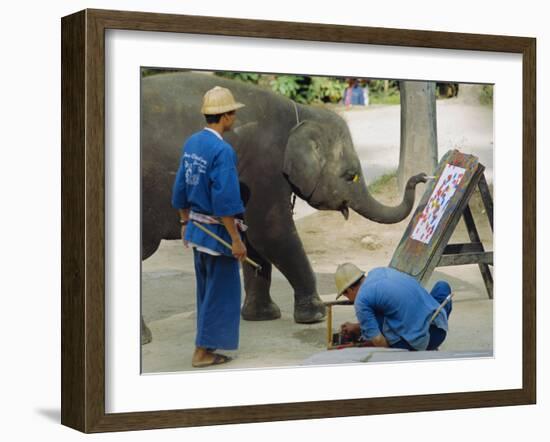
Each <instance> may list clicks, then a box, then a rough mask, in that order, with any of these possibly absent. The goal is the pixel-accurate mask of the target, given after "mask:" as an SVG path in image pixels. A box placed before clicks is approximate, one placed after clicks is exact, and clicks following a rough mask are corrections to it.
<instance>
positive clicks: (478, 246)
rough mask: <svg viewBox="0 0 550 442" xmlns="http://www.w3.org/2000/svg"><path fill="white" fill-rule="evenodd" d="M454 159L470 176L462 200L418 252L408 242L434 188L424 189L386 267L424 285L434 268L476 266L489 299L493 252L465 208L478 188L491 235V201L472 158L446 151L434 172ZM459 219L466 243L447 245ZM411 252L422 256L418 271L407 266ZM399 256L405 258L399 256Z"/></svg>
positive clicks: (410, 259)
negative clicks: (482, 238) (468, 239)
mask: <svg viewBox="0 0 550 442" xmlns="http://www.w3.org/2000/svg"><path fill="white" fill-rule="evenodd" d="M457 158H458V160H461V161H464V162H465V163H466V164H468V165H470V167H471V176H470V177H469V181H468V185H467V186H466V188H465V189H464V192H463V195H462V197H461V198H460V200H459V201H458V202H457V204H456V208H455V209H454V210H453V211H452V213H451V214H450V215H449V216H448V218H447V221H446V223H445V225H444V226H443V227H442V231H441V232H440V233H439V234H438V236H437V238H434V245H430V247H425V250H424V249H422V246H419V245H418V244H414V245H413V244H412V242H413V241H414V240H412V239H410V234H411V231H412V229H413V227H414V225H415V223H416V222H417V218H418V214H419V213H420V212H421V211H422V210H423V209H424V206H425V205H426V203H427V201H428V199H429V197H430V195H431V193H432V191H433V187H434V185H432V186H429V187H428V188H427V189H426V192H425V194H424V196H423V197H422V199H421V201H420V204H419V206H418V208H417V210H416V212H415V215H414V216H413V218H412V219H411V222H410V223H409V226H408V227H407V229H406V231H405V234H404V236H403V238H402V239H401V242H400V244H399V246H398V247H397V248H396V250H395V252H394V255H393V257H392V260H391V262H390V267H393V268H395V269H397V270H400V271H403V272H405V273H409V274H410V275H412V276H414V277H415V278H416V279H417V280H419V281H420V282H421V283H422V284H423V285H425V284H426V283H427V282H428V280H429V279H430V277H431V275H432V273H433V271H434V269H435V268H436V267H445V266H454V265H464V264H477V265H478V266H479V269H480V271H481V275H482V277H483V281H484V283H485V287H486V289H487V295H488V296H489V298H490V299H493V276H492V273H491V269H490V268H489V266H493V252H492V251H486V250H485V247H484V245H483V244H482V242H481V238H480V236H479V233H478V229H477V227H476V224H475V221H474V217H473V216H472V211H471V209H470V206H469V203H470V199H471V197H472V195H473V193H474V190H475V189H476V188H478V189H479V192H480V194H481V200H482V202H483V206H484V208H485V213H486V214H487V218H488V220H489V225H490V227H491V232H492V231H493V199H492V197H491V193H490V191H489V186H488V184H487V180H486V179H485V175H484V171H485V166H483V165H482V164H481V163H479V162H478V161H477V158H476V157H473V156H471V155H464V154H461V153H460V152H458V151H450V152H448V153H447V154H446V155H445V157H444V158H443V159H442V161H441V163H440V164H439V166H438V172H440V171H441V170H442V169H443V168H444V166H445V164H448V162H449V161H458V160H457ZM461 218H463V219H464V222H465V224H466V229H467V231H468V236H469V238H470V242H466V243H459V244H448V242H449V239H450V238H451V236H452V234H453V232H454V230H455V228H456V225H457V224H458V222H459V220H460V219H461ZM412 251H414V252H415V253H417V254H418V258H419V257H420V256H422V259H418V260H417V261H422V267H421V268H418V266H416V267H415V266H414V265H413V264H411V261H412V262H415V263H417V261H415V258H417V256H415V255H414V254H413V253H412ZM403 254H405V255H406V256H402V255H403Z"/></svg>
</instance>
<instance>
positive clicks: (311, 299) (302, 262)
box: [267, 231, 326, 324]
mask: <svg viewBox="0 0 550 442" xmlns="http://www.w3.org/2000/svg"><path fill="white" fill-rule="evenodd" d="M284 241H285V242H286V246H285V247H284V248H280V247H274V248H273V252H270V253H269V254H268V255H267V256H268V259H269V260H270V261H271V262H272V263H273V264H274V265H275V266H276V267H277V268H278V269H279V270H280V271H281V273H282V274H283V275H284V276H285V277H286V279H287V280H288V282H289V283H290V285H292V288H293V289H294V321H296V322H298V323H303V324H310V323H314V322H319V321H322V320H323V319H324V318H325V315H326V308H325V305H324V304H323V301H322V300H321V298H320V297H319V294H318V293H317V287H316V282H315V274H314V273H313V269H312V268H311V264H310V263H309V260H308V258H307V256H306V254H305V251H304V249H303V246H302V242H301V241H300V238H299V237H298V234H297V233H296V232H295V231H294V234H291V235H289V236H288V237H286V238H285V239H284Z"/></svg>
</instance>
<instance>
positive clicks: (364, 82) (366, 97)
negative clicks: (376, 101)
mask: <svg viewBox="0 0 550 442" xmlns="http://www.w3.org/2000/svg"><path fill="white" fill-rule="evenodd" d="M369 83H370V80H367V79H363V80H361V86H362V87H363V100H364V103H365V106H368V105H369Z"/></svg>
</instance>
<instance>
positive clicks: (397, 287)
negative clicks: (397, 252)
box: [354, 267, 448, 350]
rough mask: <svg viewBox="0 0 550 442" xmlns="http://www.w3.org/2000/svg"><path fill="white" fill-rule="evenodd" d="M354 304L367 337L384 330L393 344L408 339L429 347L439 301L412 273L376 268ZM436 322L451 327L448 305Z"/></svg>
mask: <svg viewBox="0 0 550 442" xmlns="http://www.w3.org/2000/svg"><path fill="white" fill-rule="evenodd" d="M354 304H355V313H356V315H357V319H358V320H359V323H360V325H361V334H362V335H363V336H364V337H365V339H368V340H371V339H373V338H374V337H375V336H378V335H380V333H382V334H383V335H384V337H385V338H386V340H387V341H388V343H389V344H390V345H391V344H395V343H396V342H397V341H399V340H400V339H404V340H405V341H407V342H408V343H409V344H410V345H411V346H412V347H414V348H415V349H416V350H425V349H426V348H427V347H428V343H429V340H430V334H429V328H430V319H431V317H432V315H433V314H434V312H435V311H436V310H437V308H438V307H439V303H438V302H437V301H436V300H435V299H434V298H433V296H431V295H430V294H429V293H428V292H427V291H426V290H425V289H424V288H423V287H422V286H421V285H420V284H419V283H418V281H417V280H416V279H414V278H413V277H412V276H410V275H408V274H406V273H402V272H399V271H398V270H395V269H393V268H390V267H380V268H376V269H373V270H371V271H370V272H369V273H368V275H367V277H366V278H365V280H364V281H363V283H362V284H361V287H360V288H359V291H358V293H357V298H356V299H355V303H354ZM434 325H436V326H437V327H439V328H441V329H443V330H445V331H447V330H448V323H447V313H446V311H445V309H442V310H441V312H440V313H439V314H438V315H437V317H436V318H435V320H434ZM380 328H382V330H381V329H380Z"/></svg>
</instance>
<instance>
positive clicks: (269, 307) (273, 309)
mask: <svg viewBox="0 0 550 442" xmlns="http://www.w3.org/2000/svg"><path fill="white" fill-rule="evenodd" d="M241 316H242V318H243V319H244V320H246V321H270V320H272V319H279V318H280V317H281V310H280V309H279V307H278V306H277V304H275V303H274V302H273V301H272V300H271V298H268V299H267V302H266V301H265V300H261V301H259V300H258V299H251V297H250V296H247V297H246V299H245V300H244V305H243V308H242V310H241Z"/></svg>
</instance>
